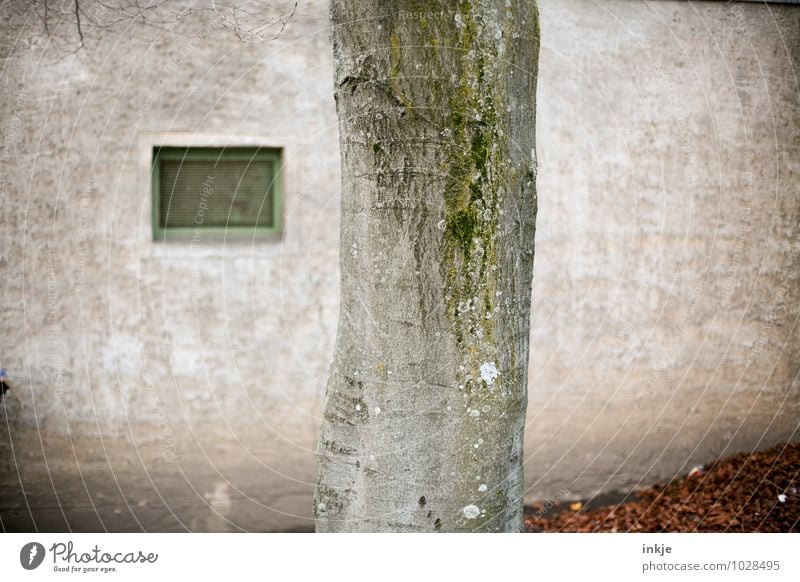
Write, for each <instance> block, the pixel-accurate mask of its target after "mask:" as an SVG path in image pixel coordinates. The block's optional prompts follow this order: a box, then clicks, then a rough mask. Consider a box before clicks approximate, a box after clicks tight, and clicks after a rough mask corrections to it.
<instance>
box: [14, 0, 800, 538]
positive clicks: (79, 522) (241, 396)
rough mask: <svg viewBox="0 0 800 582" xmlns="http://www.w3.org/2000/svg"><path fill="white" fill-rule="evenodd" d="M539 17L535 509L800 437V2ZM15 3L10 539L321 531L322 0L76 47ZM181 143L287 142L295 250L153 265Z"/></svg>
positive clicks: (605, 7) (621, 5)
mask: <svg viewBox="0 0 800 582" xmlns="http://www.w3.org/2000/svg"><path fill="white" fill-rule="evenodd" d="M540 6H541V16H542V31H543V41H542V53H541V64H540V80H539V126H538V131H539V135H538V142H539V164H540V173H539V208H540V211H539V220H538V230H537V249H536V259H535V280H534V309H533V333H532V358H531V387H530V404H529V419H528V422H529V428H528V431H527V435H526V439H527V442H526V447H527V475H526V477H527V482H528V489H527V495H528V497H529V498H530V499H547V498H550V497H558V496H570V497H584V496H588V495H592V494H593V493H595V492H598V491H610V490H615V489H616V490H619V489H627V488H629V487H634V486H637V485H646V484H649V483H651V482H653V481H655V480H663V479H667V478H669V477H671V476H672V475H673V474H675V473H676V472H680V471H684V470H685V469H686V467H687V466H688V465H691V464H695V463H696V462H702V461H705V460H708V459H710V458H713V457H714V456H715V455H717V454H724V453H727V452H734V451H740V450H750V449H753V448H762V447H765V446H768V445H769V444H772V443H774V442H777V441H780V440H785V439H788V438H793V435H794V430H795V428H796V426H797V422H798V406H799V405H800V396H799V395H798V387H797V385H796V383H795V382H794V380H795V377H796V375H797V373H798V371H799V370H798V364H797V362H798V349H799V348H800V342H798V339H797V335H798V334H797V329H796V327H795V321H796V318H797V315H798V310H800V301H798V299H800V297H798V295H799V294H800V292H798V289H799V288H800V287H798V271H797V269H798V266H799V265H798V258H799V257H798V256H797V255H798V253H799V251H798V247H796V246H794V245H795V242H796V240H797V235H798V234H799V233H798V230H799V229H800V220H799V219H800V197H798V192H797V186H796V185H797V184H798V183H800V151H798V148H800V100H799V99H798V85H797V80H796V78H795V76H794V73H793V72H792V68H791V59H793V60H794V61H795V62H797V61H798V59H799V58H800V11H799V10H798V9H797V8H796V7H790V6H783V5H771V6H770V7H769V9H767V8H765V7H763V6H759V5H753V4H739V3H734V4H727V3H722V2H707V3H703V2H701V3H691V4H690V3H685V2H670V1H655V2H629V1H608V2H602V3H597V2H589V1H585V2H584V1H578V0H558V1H556V0H541V2H540ZM3 10H4V11H6V12H8V14H9V15H10V18H9V19H8V20H5V19H4V21H3V24H2V25H0V26H1V27H2V29H0V50H2V55H3V57H4V59H5V60H4V61H3V63H4V64H3V65H2V67H3V68H2V69H0V82H1V83H2V89H0V91H2V99H0V128H1V130H0V131H2V136H3V149H2V157H0V177H2V185H1V186H0V187H1V188H2V190H0V194H2V206H0V216H2V229H1V230H0V236H2V245H1V246H0V264H2V269H3V270H2V273H3V283H2V285H3V294H2V301H1V302H0V317H2V325H3V327H2V329H3V334H2V339H1V340H0V342H1V343H0V346H2V347H0V350H1V351H0V365H2V366H3V367H4V368H6V369H7V370H8V371H9V375H10V376H11V380H12V384H13V386H14V389H13V391H12V392H10V393H8V394H7V395H6V397H5V398H4V399H3V400H2V406H1V407H0V408H2V410H3V413H2V414H3V418H2V420H3V424H4V426H5V427H7V428H6V429H5V430H4V431H3V433H4V434H6V435H7V436H6V437H4V438H3V439H0V466H1V468H0V519H2V526H3V527H4V528H7V529H20V528H32V527H33V522H32V520H31V517H30V510H32V511H33V514H34V516H35V518H36V525H37V526H38V527H39V528H40V529H65V528H67V527H72V528H76V529H100V528H102V527H106V528H108V529H109V530H117V529H131V530H138V529H146V530H182V529H193V530H237V529H247V530H263V529H267V530H274V529H302V528H306V529H307V528H309V527H310V521H309V517H310V512H311V495H312V490H313V485H312V484H313V480H314V479H313V454H312V451H313V449H314V446H315V444H316V442H315V441H316V431H317V420H316V419H317V416H318V407H319V400H320V396H321V390H322V387H323V386H324V380H325V376H326V374H327V367H328V361H329V357H330V354H331V353H332V348H333V345H332V342H333V338H334V332H335V325H336V310H337V299H338V297H337V296H338V272H337V239H338V204H339V200H338V192H339V168H338V164H339V160H338V151H337V145H338V144H337V138H336V129H335V127H336V120H335V113H334V107H333V100H332V98H331V95H332V87H331V83H332V82H331V79H332V73H331V62H330V49H329V40H328V31H327V30H326V27H327V19H326V16H327V15H326V7H325V6H324V5H304V4H301V8H300V11H299V14H298V15H297V16H296V17H295V18H294V19H293V20H292V23H291V24H290V26H288V27H287V29H286V31H285V32H284V33H283V35H281V37H280V39H279V40H276V41H273V42H269V43H265V44H258V45H254V44H241V43H239V42H237V40H236V37H235V35H233V34H232V32H231V31H230V30H227V29H226V28H224V27H223V26H221V24H220V21H219V20H218V19H215V18H214V17H213V15H209V14H200V15H196V16H193V17H190V18H186V19H183V20H181V22H180V23H178V24H177V25H171V26H168V27H166V31H164V30H162V28H164V27H162V28H156V27H142V26H140V25H138V24H134V23H126V24H124V25H122V26H117V27H115V28H114V29H111V30H103V31H93V33H92V34H91V35H87V37H88V38H87V50H86V51H79V52H78V53H76V54H74V55H73V54H69V53H66V52H64V51H63V50H62V51H59V50H55V49H53V48H52V47H51V48H47V50H45V49H46V43H45V42H44V41H43V40H42V36H41V24H40V23H39V22H38V21H37V20H36V18H35V17H34V16H32V15H31V14H30V12H29V11H28V3H27V2H24V1H22V0H19V1H18V2H17V3H16V5H11V6H7V7H6V8H4V9H3ZM64 26H66V24H65V25H64ZM167 142H169V143H219V144H222V143H228V144H250V143H261V144H267V145H277V146H282V147H284V161H285V164H286V166H285V170H284V191H285V196H286V204H287V207H288V208H287V216H286V230H285V233H284V236H283V239H282V240H281V241H280V242H268V243H259V244H256V245H250V244H246V243H245V244H242V243H241V242H236V243H234V242H226V243H225V244H224V245H222V244H219V243H218V242H217V243H215V242H205V243H203V244H197V245H192V244H190V243H188V242H187V243H170V244H167V245H163V244H154V243H153V242H152V240H151V233H150V206H149V205H150V199H149V192H148V190H147V188H148V186H147V182H148V171H149V166H148V163H149V160H148V151H149V148H150V147H151V146H152V144H154V143H167ZM68 524H69V525H68Z"/></svg>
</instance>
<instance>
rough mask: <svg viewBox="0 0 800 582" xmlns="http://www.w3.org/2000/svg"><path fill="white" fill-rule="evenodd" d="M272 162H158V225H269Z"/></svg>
mask: <svg viewBox="0 0 800 582" xmlns="http://www.w3.org/2000/svg"><path fill="white" fill-rule="evenodd" d="M274 177H275V167H274V162H273V161H271V160H263V159H248V160H225V159H215V160H160V162H159V179H158V181H159V200H158V204H159V215H158V216H159V223H160V224H159V226H160V227H161V228H162V229H169V228H197V227H227V228H236V227H271V226H274V224H273V223H274V212H273V208H274V204H275V201H274V195H273V180H274Z"/></svg>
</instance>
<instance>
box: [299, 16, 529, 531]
mask: <svg viewBox="0 0 800 582" xmlns="http://www.w3.org/2000/svg"><path fill="white" fill-rule="evenodd" d="M331 18H332V24H333V51H334V62H335V95H336V103H337V112H338V116H339V131H340V147H341V155H342V203H341V210H342V224H341V258H340V261H341V276H342V279H341V297H342V300H341V311H340V318H339V328H338V335H337V340H336V349H335V355H334V360H333V364H332V367H331V373H330V377H329V380H328V386H327V392H326V396H325V401H324V404H323V426H322V433H321V437H320V442H319V446H318V450H317V460H318V482H317V489H316V495H315V502H314V512H315V517H316V524H317V530H318V531H323V532H328V531H391V532H399V531H519V530H520V529H521V527H522V494H523V487H524V485H523V476H522V435H523V429H524V423H525V407H526V403H527V368H528V342H529V328H530V303H531V278H532V270H533V248H534V227H535V217H536V193H535V179H536V156H535V150H534V147H535V94H536V73H537V61H538V52H539V24H538V12H537V9H536V5H535V3H534V2H532V1H520V0H469V1H462V2H436V1H427V2H425V1H419V0H417V1H411V0H407V1H406V0H401V1H399V2H382V1H380V0H334V1H333V4H332V8H331Z"/></svg>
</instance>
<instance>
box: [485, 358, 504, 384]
mask: <svg viewBox="0 0 800 582" xmlns="http://www.w3.org/2000/svg"><path fill="white" fill-rule="evenodd" d="M499 375H500V372H498V371H497V366H496V365H495V363H494V362H484V363H483V364H481V379H482V380H483V381H484V382H486V385H487V386H491V385H492V384H494V381H495V380H496V379H497V377H498V376H499Z"/></svg>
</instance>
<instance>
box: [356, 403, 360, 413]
mask: <svg viewBox="0 0 800 582" xmlns="http://www.w3.org/2000/svg"><path fill="white" fill-rule="evenodd" d="M360 410H361V405H360V404H356V412H359V411H360Z"/></svg>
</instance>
